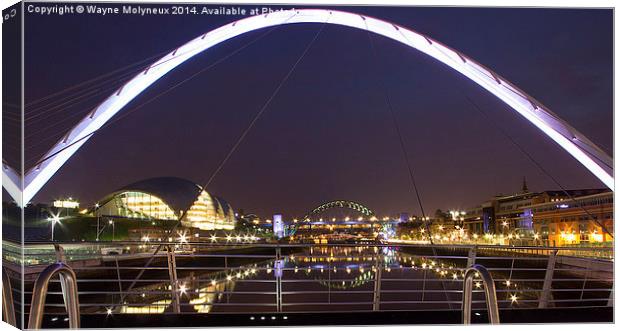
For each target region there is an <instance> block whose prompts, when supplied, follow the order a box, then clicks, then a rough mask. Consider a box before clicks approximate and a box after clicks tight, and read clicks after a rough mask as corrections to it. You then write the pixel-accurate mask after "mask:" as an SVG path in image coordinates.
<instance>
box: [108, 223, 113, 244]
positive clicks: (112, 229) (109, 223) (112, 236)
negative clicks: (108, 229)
mask: <svg viewBox="0 0 620 331" xmlns="http://www.w3.org/2000/svg"><path fill="white" fill-rule="evenodd" d="M108 224H110V225H112V241H114V221H113V220H109V221H108Z"/></svg>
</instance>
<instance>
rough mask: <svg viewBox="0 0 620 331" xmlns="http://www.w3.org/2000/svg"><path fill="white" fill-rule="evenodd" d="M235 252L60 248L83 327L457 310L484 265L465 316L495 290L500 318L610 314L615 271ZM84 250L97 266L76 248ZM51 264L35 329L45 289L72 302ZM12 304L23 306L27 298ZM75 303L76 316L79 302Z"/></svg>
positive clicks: (30, 288) (521, 252)
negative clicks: (121, 318)
mask: <svg viewBox="0 0 620 331" xmlns="http://www.w3.org/2000/svg"><path fill="white" fill-rule="evenodd" d="M218 239H219V238H218ZM234 241H235V240H233V241H231V242H228V243H222V242H218V241H217V240H215V241H214V242H182V243H181V242H177V243H170V242H166V243H149V242H127V241H125V242H114V243H109V242H106V243H60V245H61V246H64V247H69V246H71V247H73V249H66V250H65V254H66V261H67V262H66V263H67V265H69V266H71V268H72V269H73V270H74V272H75V276H76V278H77V279H76V284H78V285H79V289H80V291H79V293H78V296H79V312H80V313H81V314H82V315H84V316H87V315H112V314H181V315H184V314H206V313H209V314H230V313H268V312H274V313H275V312H282V313H288V312H291V313H292V312H338V311H343V312H351V311H414V310H415V311H420V310H422V311H423V310H445V311H459V310H462V309H463V308H464V301H463V300H464V298H463V293H464V292H463V285H466V283H467V282H465V284H463V281H464V280H465V276H467V278H469V277H471V276H470V275H471V274H468V266H471V265H472V264H479V265H483V266H484V267H485V268H486V270H487V271H488V273H489V275H490V276H492V278H493V280H492V281H489V283H486V284H488V286H486V287H485V288H486V289H487V291H485V289H483V288H482V281H484V279H481V278H479V277H480V275H481V273H480V272H477V273H476V272H474V274H473V279H472V278H469V281H471V282H472V284H473V285H472V292H471V294H472V296H471V305H470V306H469V307H467V308H468V309H469V308H471V309H476V310H477V309H480V310H483V309H486V307H487V305H486V300H485V299H484V298H483V296H485V293H486V292H488V289H489V288H491V287H492V286H491V284H492V285H493V287H495V289H496V290H495V291H494V293H496V299H497V300H496V301H497V307H498V310H499V311H503V310H516V309H527V308H537V307H541V306H544V307H557V308H563V307H566V308H569V307H572V308H576V307H601V306H610V305H613V300H610V298H612V297H613V285H612V284H613V261H610V260H599V259H592V258H581V257H574V256H566V255H562V254H561V253H560V251H561V250H562V249H561V248H532V247H529V248H528V247H491V246H461V245H434V246H429V245H408V244H398V245H390V244H376V243H352V244H321V245H312V244H294V243H289V244H268V243H256V242H254V243H244V242H238V243H237V242H234ZM81 245H83V246H84V247H85V248H84V249H86V248H87V250H88V252H90V253H89V254H88V255H87V254H84V253H83V251H80V250H78V249H76V247H80V246H81ZM98 245H100V246H98ZM160 246H161V247H163V249H160V250H158V251H157V253H155V252H156V248H157V247H160ZM98 247H100V248H99V249H98ZM110 247H117V248H118V249H115V250H114V249H110ZM101 248H105V249H103V250H102V249H101ZM571 249H574V248H571ZM528 250H529V251H528ZM25 251H26V253H25V255H26V256H25V259H28V260H30V261H48V260H50V259H53V258H54V255H55V251H54V249H53V246H52V245H51V244H50V243H35V244H29V245H28V248H27V249H26V250H25ZM607 253H609V252H607ZM149 261H150V262H149ZM7 265H8V266H9V267H10V265H11V264H10V263H7ZM47 265H49V263H42V264H30V265H26V266H25V274H24V288H23V294H24V301H25V302H24V305H23V306H24V307H25V309H30V310H31V316H30V319H31V320H34V321H36V320H37V319H40V318H41V316H42V313H43V310H41V304H42V302H43V301H44V300H43V301H42V300H41V299H40V297H41V295H40V294H39V292H40V291H39V286H40V285H38V283H37V282H38V281H39V280H38V278H40V279H47V281H49V283H50V290H49V291H48V292H47V295H48V296H49V297H50V298H49V299H48V300H47V303H45V305H44V309H45V314H46V316H62V315H65V314H66V311H68V308H67V304H65V303H64V302H63V300H61V299H63V298H65V296H64V295H66V293H67V292H70V291H63V289H62V284H63V283H64V282H63V281H62V280H57V279H51V275H49V276H47V273H45V272H42V270H43V269H45V268H46V267H47ZM40 274H46V276H41V275H40ZM37 277H38V278H37ZM35 279H37V282H35V283H37V284H33V281H34V280H35ZM76 287H77V285H76ZM13 293H18V294H19V295H14V297H15V298H20V297H21V294H22V289H13ZM465 293H467V291H466V292H465ZM37 296H38V297H39V299H37V300H34V297H37ZM486 297H487V298H488V294H487V295H486ZM177 298H178V299H177ZM31 300H32V301H31ZM487 300H488V299H487ZM69 301H71V300H69ZM71 302H74V303H75V304H76V305H78V300H77V298H76V300H75V301H71ZM69 306H72V305H69ZM16 307H20V305H17V306H16ZM34 307H36V308H34ZM489 309H490V308H489ZM18 313H21V312H18ZM32 313H34V315H35V316H34V317H33V314H32ZM76 315H77V314H73V316H76ZM51 318H53V317H51ZM491 322H492V323H493V320H491ZM37 323H39V324H38V325H40V322H35V323H34V324H31V326H32V327H34V326H35V325H37ZM46 323H50V320H46ZM73 323H74V325H75V323H79V319H78V321H74V322H73Z"/></svg>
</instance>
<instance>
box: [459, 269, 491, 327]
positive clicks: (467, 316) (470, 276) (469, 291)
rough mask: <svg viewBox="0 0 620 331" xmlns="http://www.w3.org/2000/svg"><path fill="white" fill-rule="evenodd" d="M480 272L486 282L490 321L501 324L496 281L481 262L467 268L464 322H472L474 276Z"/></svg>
mask: <svg viewBox="0 0 620 331" xmlns="http://www.w3.org/2000/svg"><path fill="white" fill-rule="evenodd" d="M476 274H479V275H480V277H481V278H482V283H483V284H484V292H485V295H486V303H487V310H488V311H489V321H490V322H491V324H499V308H498V306H497V294H496V292H495V283H494V282H493V277H492V276H491V274H490V273H489V271H488V270H487V269H486V268H485V267H484V266H482V265H480V264H474V265H472V266H471V267H469V268H467V271H465V276H464V279H463V307H462V310H463V324H466V325H468V324H471V304H472V297H473V281H474V276H475V275H476Z"/></svg>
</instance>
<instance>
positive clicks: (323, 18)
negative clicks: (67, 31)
mask: <svg viewBox="0 0 620 331" xmlns="http://www.w3.org/2000/svg"><path fill="white" fill-rule="evenodd" d="M294 23H327V24H336V25H343V26H348V27H352V28H356V29H361V30H367V31H370V32H374V33H376V34H379V35H382V36H384V37H387V38H390V39H392V40H395V41H398V42H400V43H402V44H405V45H407V46H410V47H412V48H415V49H417V50H419V51H421V52H422V53H425V54H427V55H429V56H431V57H433V58H435V59H436V60H438V61H440V62H442V63H444V64H446V65H448V66H449V67H451V68H452V69H454V70H456V71H458V72H459V73H461V74H463V75H464V76H466V77H467V78H469V79H471V80H472V81H474V82H476V83H477V84H478V85H480V86H481V87H483V88H484V89H486V90H487V91H489V92H490V93H492V94H493V95H495V96H496V97H498V98H499V99H501V100H502V101H503V102H505V103H506V104H508V105H509V106H510V107H511V108H512V109H514V110H515V111H517V112H518V113H519V114H520V115H522V116H523V117H525V118H526V119H527V120H528V121H530V122H531V123H532V124H534V125H535V126H536V127H537V128H538V129H540V130H541V131H542V132H543V133H545V134H546V135H547V136H548V137H549V138H551V139H552V140H553V141H555V142H556V143H557V144H559V145H560V146H561V147H562V148H563V149H564V150H566V151H567V152H568V153H569V154H571V155H572V156H573V157H574V158H576V159H577V160H578V161H579V162H580V163H582V164H583V165H584V166H585V167H586V168H587V169H588V170H589V171H590V172H592V173H593V174H594V175H595V176H596V177H597V178H598V179H599V180H601V181H602V182H603V183H604V184H605V185H606V186H607V187H609V188H610V189H612V190H613V189H614V178H613V160H612V159H611V157H609V156H608V155H607V154H606V153H605V152H604V151H603V150H601V149H600V148H599V147H598V146H596V145H595V144H594V143H593V142H591V141H590V140H589V139H588V138H587V137H585V136H584V135H583V134H581V133H580V132H579V131H577V130H576V129H575V128H573V127H572V126H570V125H569V124H568V123H566V122H565V121H563V120H562V119H560V118H559V117H558V116H557V115H555V114H554V113H553V112H551V111H550V110H549V109H547V108H546V107H545V106H543V105H542V104H541V103H540V102H538V101H537V100H535V99H534V98H532V97H531V96H529V95H528V94H526V93H525V92H523V91H522V90H520V89H519V88H518V87H516V86H515V85H513V84H512V83H510V82H508V81H507V80H506V79H504V78H503V77H501V76H500V75H498V74H497V73H495V72H493V71H492V70H490V69H488V68H486V67H484V66H482V65H481V64H479V63H477V62H476V61H474V60H473V59H471V58H469V57H467V56H466V55H464V54H462V53H460V52H458V51H456V50H453V49H451V48H449V47H447V46H445V45H443V44H441V43H439V42H437V41H435V40H434V39H432V38H430V37H428V36H426V35H423V34H421V33H418V32H415V31H412V30H409V29H407V28H404V27H402V26H399V25H396V24H393V23H390V22H386V21H382V20H379V19H376V18H372V17H368V16H364V15H360V14H354V13H349V12H343V11H335V10H326V9H302V10H286V11H278V12H274V13H269V14H266V15H257V16H252V17H247V18H244V19H241V20H238V21H235V22H232V23H229V24H226V25H224V26H222V27H220V28H217V29H215V30H212V31H209V32H207V33H205V34H203V35H201V36H198V37H197V38H195V39H193V40H191V41H189V42H188V43H186V44H184V45H182V46H181V47H179V48H177V49H176V50H174V51H173V52H171V53H169V54H167V55H165V56H164V57H162V58H161V59H159V60H158V61H156V62H155V63H153V64H151V65H150V66H149V67H148V68H146V69H145V70H144V71H143V72H141V73H139V74H137V75H136V76H135V77H134V78H133V79H131V80H130V81H128V82H127V83H126V84H125V85H124V86H122V87H121V88H119V89H118V90H117V91H115V92H114V93H113V94H112V95H110V96H109V97H108V98H107V99H106V100H104V101H103V102H102V103H101V104H100V105H99V106H97V107H96V108H95V109H93V110H92V111H91V112H90V114H88V115H87V116H86V117H85V118H84V119H82V120H81V121H80V122H79V123H78V124H77V125H76V126H75V127H73V128H72V129H71V130H70V131H69V132H67V134H66V135H65V136H64V137H63V138H62V139H61V140H60V141H59V142H57V143H56V144H55V145H54V146H53V147H52V148H51V149H50V150H49V151H48V152H47V153H46V154H45V155H44V156H43V158H42V161H40V162H39V163H38V164H37V165H36V166H35V167H34V168H33V169H30V170H28V172H26V174H25V176H24V185H23V192H22V191H21V189H20V187H21V185H20V179H21V178H20V177H21V176H19V175H18V174H17V173H16V172H15V171H13V170H12V169H11V168H9V167H8V166H7V165H3V172H2V174H3V180H2V182H3V186H4V188H5V189H6V190H7V192H8V193H9V194H10V195H11V196H12V197H13V198H14V199H15V200H16V201H17V202H18V203H19V204H20V205H22V204H26V203H28V202H29V201H30V200H31V199H32V197H33V196H34V195H35V194H36V193H37V192H38V191H39V190H40V189H41V188H42V187H43V185H45V183H47V181H48V180H49V179H50V178H51V177H52V176H53V175H54V174H55V173H56V172H57V171H58V170H59V169H60V168H61V167H62V166H63V165H64V164H65V162H67V160H68V159H69V158H70V157H71V156H72V155H73V154H74V153H76V152H77V151H78V150H79V149H80V147H82V145H83V144H84V143H86V141H88V139H89V138H90V137H91V136H92V134H94V133H95V132H96V131H97V130H98V129H99V128H101V127H102V126H103V125H104V124H105V123H106V122H107V121H108V120H110V119H111V118H112V117H113V116H114V115H116V113H118V112H119V111H120V110H121V109H122V108H123V107H124V106H125V105H127V104H128V103H129V102H130V101H132V100H133V99H134V98H135V97H136V96H138V95H139V94H140V93H142V92H143V91H144V90H145V89H147V88H148V87H149V86H151V85H152V84H153V83H155V82H156V81H157V80H158V79H159V78H161V77H163V76H164V75H165V74H167V73H168V72H170V71H171V70H173V69H174V68H176V67H177V66H178V65H180V64H181V63H183V62H185V61H186V60H188V59H190V58H192V57H193V56H195V55H196V54H199V53H201V52H203V51H205V50H207V49H209V48H211V47H212V46H214V45H217V44H219V43H222V42H224V41H226V40H229V39H231V38H234V37H236V36H239V35H241V34H244V33H247V32H250V31H254V30H258V29H262V28H266V27H270V26H276V25H284V24H294ZM22 193H23V194H22Z"/></svg>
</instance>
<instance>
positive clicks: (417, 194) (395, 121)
mask: <svg viewBox="0 0 620 331" xmlns="http://www.w3.org/2000/svg"><path fill="white" fill-rule="evenodd" d="M364 22H366V21H365V20H364ZM366 32H367V34H368V40H369V41H370V48H371V50H372V55H373V58H374V60H375V62H377V63H379V62H380V61H379V56H378V54H377V49H376V47H375V44H374V40H373V38H372V35H371V33H370V31H369V30H368V25H366ZM379 81H380V83H379V84H380V87H381V89H382V91H383V95H384V97H385V100H386V103H387V108H388V110H389V112H390V117H391V118H392V124H393V125H394V128H395V131H396V134H397V135H398V142H399V145H400V149H401V152H402V154H403V159H404V160H405V164H406V165H407V171H408V174H409V181H410V182H411V188H412V189H413V193H414V194H415V197H416V200H417V202H418V206H419V207H420V212H421V213H422V221H423V224H424V227H425V228H426V231H427V232H428V237H429V241H430V243H431V245H432V244H433V236H432V235H431V231H430V227H429V225H428V222H427V221H426V213H425V212H424V206H423V204H422V197H421V195H420V190H419V188H418V185H417V183H416V180H415V173H414V169H413V167H412V165H411V161H410V159H409V153H407V148H406V146H405V139H404V138H403V135H402V132H401V130H400V125H398V119H397V118H396V114H395V112H394V109H393V105H392V100H391V98H390V95H389V93H388V92H387V86H385V81H384V80H383V79H379Z"/></svg>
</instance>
